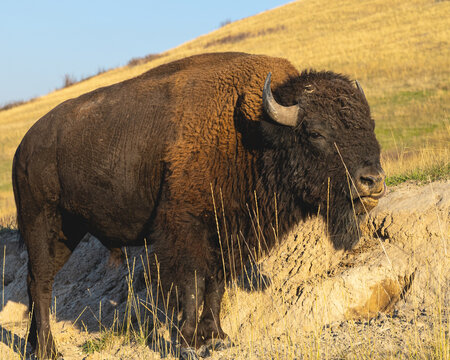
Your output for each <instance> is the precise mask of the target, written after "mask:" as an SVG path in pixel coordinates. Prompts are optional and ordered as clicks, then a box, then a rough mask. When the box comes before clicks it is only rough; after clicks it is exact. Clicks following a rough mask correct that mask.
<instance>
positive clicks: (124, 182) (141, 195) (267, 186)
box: [13, 53, 381, 356]
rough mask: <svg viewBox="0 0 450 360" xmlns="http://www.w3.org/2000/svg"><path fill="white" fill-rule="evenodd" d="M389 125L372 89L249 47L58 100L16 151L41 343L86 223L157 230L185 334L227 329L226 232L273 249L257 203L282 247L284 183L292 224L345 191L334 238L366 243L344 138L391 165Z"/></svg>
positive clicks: (122, 240)
mask: <svg viewBox="0 0 450 360" xmlns="http://www.w3.org/2000/svg"><path fill="white" fill-rule="evenodd" d="M269 72H272V74H273V83H272V89H273V92H274V96H275V98H276V99H277V101H278V102H279V103H281V104H283V105H294V104H297V103H299V104H300V108H301V112H300V113H301V115H300V117H299V119H298V124H297V126H296V127H295V128H291V127H286V126H281V125H278V124H276V123H275V122H273V121H272V120H271V119H269V118H268V116H267V115H266V114H265V112H264V111H263V107H262V101H261V94H262V87H263V84H264V80H265V78H266V76H267V74H268V73H269ZM373 129H374V122H373V120H372V119H371V117H370V110H369V107H368V104H367V102H366V100H365V98H364V96H363V95H362V94H361V92H359V91H358V90H357V89H356V87H354V86H353V84H352V83H351V82H350V81H349V80H348V79H347V78H346V77H344V76H341V75H337V74H334V73H331V72H319V73H316V72H313V71H311V72H304V73H303V74H301V75H300V74H299V73H298V72H297V70H296V69H295V68H294V67H293V66H292V65H291V64H290V63H289V62H288V61H287V60H284V59H279V58H271V57H267V56H255V55H248V54H241V53H222V54H205V55H200V56H194V57H190V58H186V59H182V60H180V61H176V62H173V63H170V64H166V65H163V66H160V67H158V68H155V69H152V70H150V71H148V72H147V73H144V74H143V75H141V76H139V77H137V78H134V79H131V80H128V81H124V82H122V83H119V84H116V85H113V86H109V87H105V88H101V89H98V90H95V91H93V92H91V93H88V94H85V95H82V96H80V97H79V98H76V99H72V100H68V101H66V102H64V103H63V104H61V105H59V106H57V107H56V108H55V109H53V110H52V111H50V112H49V113H48V114H47V115H45V116H44V117H43V118H41V119H40V120H39V121H38V122H36V124H35V125H34V126H33V127H32V128H31V129H30V130H29V132H28V133H27V134H26V135H25V137H24V139H23V141H22V143H21V144H20V146H19V148H18V149H17V152H16V155H15V160H14V169H13V172H14V174H13V183H14V193H15V197H16V203H17V210H18V222H19V228H20V232H21V235H22V237H23V238H24V241H25V243H26V245H27V248H28V253H29V258H30V260H29V276H28V286H29V294H30V304H33V303H34V314H33V321H32V325H31V331H30V343H31V344H32V345H33V346H34V347H36V346H39V348H38V350H39V351H40V352H41V353H42V354H43V355H44V356H46V355H50V354H53V355H54V354H56V350H55V347H54V344H53V341H52V339H51V333H50V327H49V323H48V309H49V306H50V298H51V287H52V283H53V278H54V276H55V274H56V273H57V272H58V271H59V269H60V268H61V267H62V266H63V265H64V263H65V262H66V261H67V259H68V258H69V256H70V254H71V252H72V251H73V249H74V248H75V247H76V246H77V244H78V243H79V241H80V240H81V238H82V237H83V236H84V234H85V233H86V232H90V233H92V234H93V235H95V236H96V237H97V238H98V239H100V241H102V243H104V244H105V246H107V247H108V248H111V249H115V248H119V247H121V246H125V245H139V244H143V242H144V239H145V238H147V239H148V240H149V242H150V243H151V245H152V249H153V251H154V253H155V255H156V258H157V259H158V262H159V264H160V269H161V279H162V281H163V285H164V286H165V287H166V289H168V288H170V284H172V283H173V284H174V285H175V286H176V287H177V290H178V291H179V293H180V294H181V303H182V305H183V322H184V325H183V328H182V334H183V337H184V341H185V343H184V344H185V345H187V344H192V343H196V345H197V346H198V345H200V344H202V343H205V342H207V341H209V340H210V339H211V338H212V337H215V338H224V337H225V336H226V335H225V333H224V332H223V331H222V329H221V326H220V314H219V311H220V302H221V299H222V295H223V292H224V276H225V274H224V272H223V267H222V257H221V253H220V249H221V246H222V248H223V249H224V251H225V252H228V249H231V248H232V247H233V251H234V252H235V254H237V253H238V251H241V253H243V256H244V258H246V256H247V255H248V252H249V251H252V252H253V251H254V249H256V250H258V249H257V248H258V246H260V245H259V244H260V241H259V240H260V239H261V238H260V237H259V236H257V235H256V233H258V231H257V232H256V233H255V229H254V226H253V224H252V221H251V219H250V216H249V212H250V213H251V214H252V213H253V212H254V213H256V212H257V213H258V215H259V216H258V222H259V227H260V230H261V231H260V234H263V235H264V239H263V244H262V245H261V246H262V247H263V249H262V250H264V248H270V247H272V246H273V245H274V244H275V240H276V239H275V236H274V231H273V229H274V227H275V198H276V203H277V219H278V229H277V231H278V235H279V237H280V238H281V237H282V236H283V235H284V234H286V232H287V231H288V230H289V229H290V228H291V227H292V226H293V225H294V224H296V223H298V221H299V220H300V219H301V218H303V217H305V216H307V215H309V214H311V213H317V211H318V210H319V209H320V213H321V214H322V215H323V216H325V217H326V216H327V213H326V209H327V204H328V203H329V204H330V207H329V209H330V213H329V214H328V216H329V219H330V236H331V240H332V242H333V244H334V245H335V247H336V248H350V247H351V246H352V245H353V244H354V243H355V242H356V241H357V239H358V234H357V225H356V222H355V219H354V215H353V214H354V213H353V211H352V203H351V199H352V198H354V196H353V195H352V193H351V191H350V189H349V186H348V182H347V175H346V171H345V168H344V166H343V162H342V161H341V157H340V155H339V154H338V151H337V149H339V152H340V153H341V156H342V158H343V161H344V162H345V163H346V165H347V168H348V170H349V174H350V175H351V176H353V177H355V178H359V175H358V174H359V172H361V171H362V170H361V169H369V168H370V169H371V170H372V172H373V171H378V172H380V171H381V167H380V163H379V155H380V149H379V145H378V143H377V141H376V139H375V135H374V132H373ZM318 133H319V135H320V136H319V137H317V134H318ZM328 179H330V185H331V188H330V189H331V190H330V195H329V199H328V185H329V184H328ZM213 199H214V201H215V203H216V207H217V209H218V217H219V218H218V220H219V224H220V232H221V239H222V240H224V239H225V240H226V241H223V242H222V244H220V243H219V238H218V235H217V226H216V220H215V216H216V214H215V212H214V208H213ZM256 202H257V207H256ZM222 209H223V210H222ZM222 211H224V213H225V218H223V216H222V215H221V214H222ZM225 228H226V230H227V234H228V235H229V237H228V238H226V237H225ZM258 239H259V240H258ZM228 241H231V242H230V244H231V245H227V244H228ZM243 244H245V246H244V245H243ZM257 252H258V251H257ZM114 254H115V256H114V257H115V258H120V255H118V253H117V251H116V250H114ZM231 263H232V264H231V265H229V263H228V262H227V264H226V268H227V269H226V272H229V271H231V270H232V269H231V268H233V267H236V268H237V270H238V271H239V267H240V266H239V263H240V262H239V261H237V258H234V259H232V261H231ZM194 289H195V290H194ZM194 291H195V293H194ZM201 303H204V310H203V314H201V315H200V316H199V314H197V308H198V306H199V305H200V304H201ZM199 319H200V320H199ZM197 324H198V329H197V332H196V333H195V329H196V326H197ZM42 344H45V345H42Z"/></svg>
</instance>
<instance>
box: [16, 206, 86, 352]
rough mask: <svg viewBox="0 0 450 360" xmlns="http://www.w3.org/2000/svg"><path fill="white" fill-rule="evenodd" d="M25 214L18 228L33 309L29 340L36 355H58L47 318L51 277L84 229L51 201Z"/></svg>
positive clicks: (76, 242) (79, 238)
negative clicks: (59, 210) (26, 262)
mask: <svg viewBox="0 0 450 360" xmlns="http://www.w3.org/2000/svg"><path fill="white" fill-rule="evenodd" d="M27 217H29V218H27V219H24V220H25V221H24V222H23V224H22V228H21V229H20V230H21V234H22V236H23V237H24V241H25V244H26V246H27V249H28V278H27V282H28V295H29V301H30V311H32V320H31V325H30V331H29V335H28V341H29V343H30V344H31V346H32V347H33V349H34V350H35V351H36V355H37V356H38V358H42V359H46V358H57V357H59V356H60V354H59V353H58V352H57V350H56V345H55V342H54V340H53V336H52V333H51V331H50V321H49V312H50V305H51V297H52V287H53V280H54V278H55V275H56V273H57V272H58V271H59V270H60V269H61V268H62V267H63V265H64V264H65V263H66V261H67V260H68V259H69V256H70V254H71V253H72V251H73V250H74V248H75V247H76V246H77V244H78V243H79V242H80V240H81V239H82V237H83V236H84V235H85V233H86V232H85V231H84V229H83V227H82V226H79V224H77V223H76V222H74V221H73V219H71V218H70V217H68V216H65V217H63V216H62V215H61V213H60V212H58V211H57V209H56V208H55V207H53V206H50V205H44V206H43V207H42V208H41V209H40V211H39V212H37V213H30V212H29V213H27Z"/></svg>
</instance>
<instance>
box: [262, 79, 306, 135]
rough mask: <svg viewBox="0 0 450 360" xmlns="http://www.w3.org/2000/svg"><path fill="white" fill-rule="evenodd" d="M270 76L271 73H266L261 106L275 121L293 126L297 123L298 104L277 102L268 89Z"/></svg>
mask: <svg viewBox="0 0 450 360" xmlns="http://www.w3.org/2000/svg"><path fill="white" fill-rule="evenodd" d="M271 78H272V73H269V74H268V75H267V78H266V81H265V83H264V88H263V93H262V101H263V107H264V110H265V111H266V113H267V115H269V116H270V118H271V119H272V120H273V121H275V122H276V123H278V124H280V125H284V126H290V127H294V126H295V125H297V121H298V114H299V106H298V105H292V106H283V105H281V104H278V103H277V102H276V100H275V99H274V98H273V95H272V90H271V89H270V81H271Z"/></svg>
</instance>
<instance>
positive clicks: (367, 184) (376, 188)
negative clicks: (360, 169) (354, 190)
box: [357, 172, 385, 196]
mask: <svg viewBox="0 0 450 360" xmlns="http://www.w3.org/2000/svg"><path fill="white" fill-rule="evenodd" d="M384 178H385V175H384V173H383V172H380V173H377V174H373V173H369V174H367V173H366V174H363V175H360V176H359V178H357V179H358V180H357V182H358V191H360V195H364V196H366V195H371V194H376V193H379V192H382V191H383V190H384Z"/></svg>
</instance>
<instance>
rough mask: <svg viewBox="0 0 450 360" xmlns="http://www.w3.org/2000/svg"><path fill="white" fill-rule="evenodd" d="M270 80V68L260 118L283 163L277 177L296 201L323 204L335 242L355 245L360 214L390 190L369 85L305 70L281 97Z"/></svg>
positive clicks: (280, 90) (282, 92)
mask: <svg viewBox="0 0 450 360" xmlns="http://www.w3.org/2000/svg"><path fill="white" fill-rule="evenodd" d="M270 81H271V75H270V74H269V75H268V76H267V79H266V82H265V85H264V90H263V106H264V109H265V112H266V114H267V115H268V117H269V118H270V119H266V120H268V121H263V122H262V125H263V129H264V133H265V135H266V137H267V135H268V138H270V140H269V141H270V143H271V146H272V147H273V148H274V149H275V151H276V152H277V153H278V155H277V156H276V158H278V161H279V162H280V163H282V166H281V167H280V168H279V169H280V170H281V172H282V173H283V175H282V177H281V178H279V181H280V182H283V183H284V185H283V188H284V189H285V188H286V187H289V188H290V192H291V194H293V196H294V197H296V201H299V202H301V203H303V204H307V205H308V206H312V207H313V208H317V209H318V208H320V212H321V214H322V215H323V216H324V218H326V219H327V221H328V229H329V235H330V237H331V240H332V242H333V244H334V246H335V247H336V248H345V249H349V248H351V247H352V246H353V245H354V244H355V243H356V242H357V240H358V239H359V227H358V218H359V217H360V216H359V215H361V214H363V213H366V212H367V211H369V210H371V209H372V208H373V207H374V206H376V205H377V203H378V200H379V199H380V198H381V197H382V196H383V195H384V193H385V190H386V185H385V182H384V180H385V175H384V172H383V169H382V167H381V165H380V146H379V144H378V141H377V139H376V138H375V133H374V127H375V123H374V121H373V119H372V118H371V115H370V109H369V105H368V103H367V100H366V98H365V95H364V92H363V90H362V88H361V86H360V85H359V83H358V82H356V86H355V85H354V84H353V83H352V82H351V81H350V80H349V79H348V78H346V77H344V76H341V75H338V74H334V73H331V72H319V73H316V72H304V73H303V74H302V75H301V76H300V77H299V78H298V79H295V80H291V81H290V82H289V83H287V84H285V85H284V86H281V87H279V88H278V89H276V92H275V96H276V97H277V98H278V99H279V100H278V101H277V100H275V98H274V96H273V95H272V92H271V89H270ZM281 102H283V103H285V104H289V103H290V104H293V105H290V106H286V105H282V104H281Z"/></svg>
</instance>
